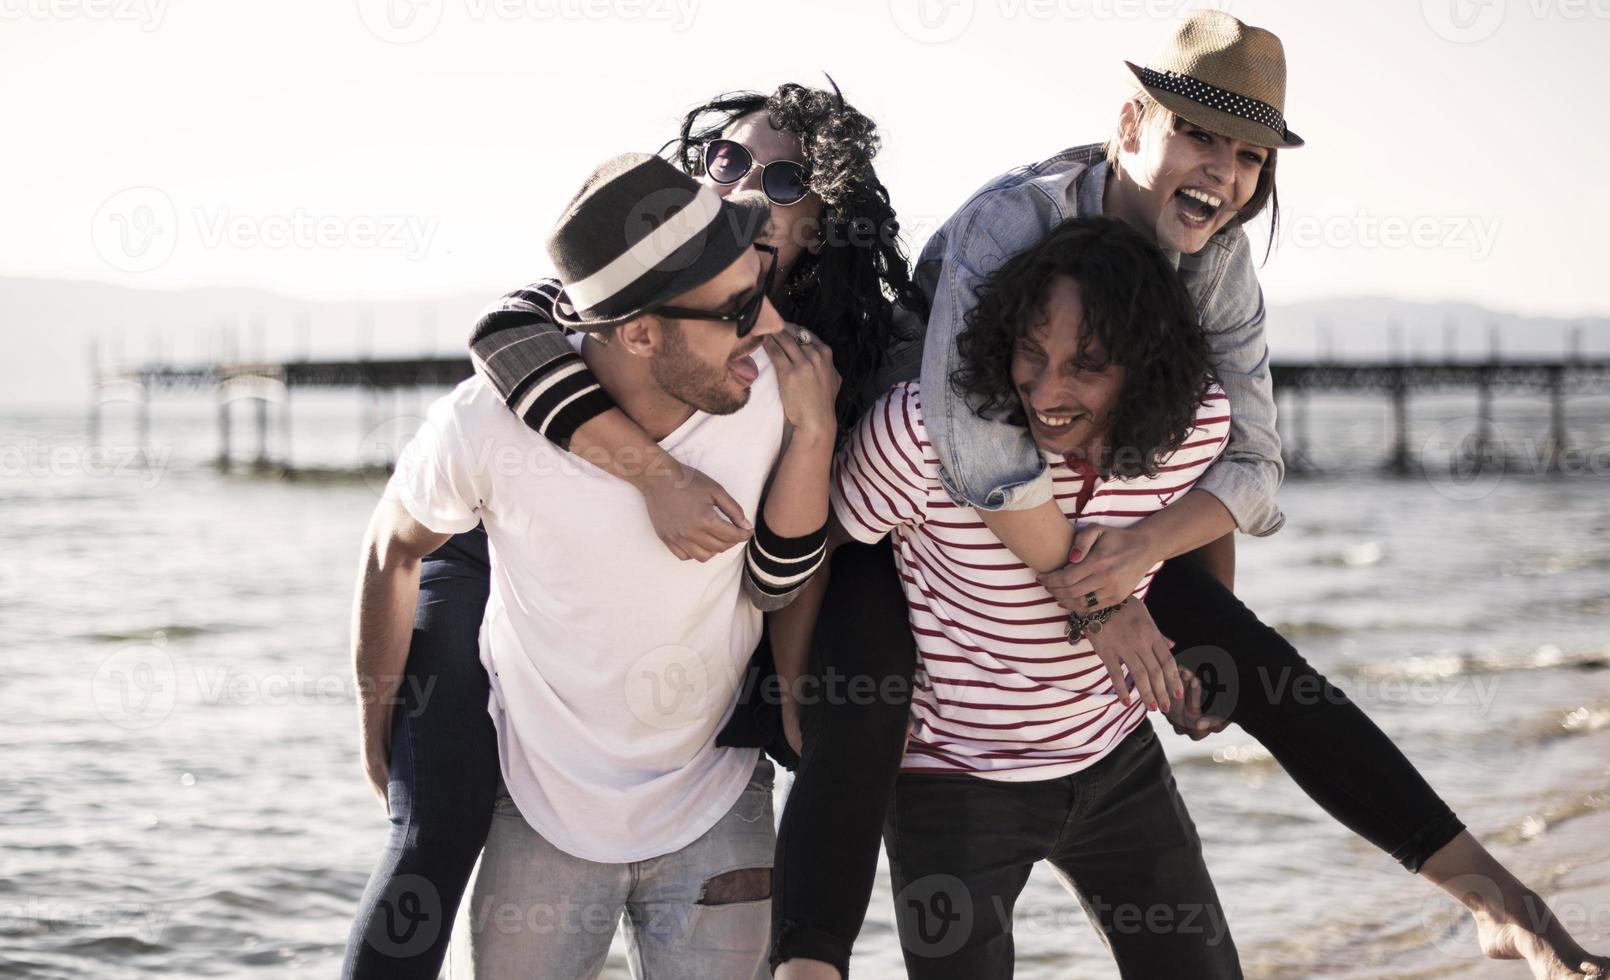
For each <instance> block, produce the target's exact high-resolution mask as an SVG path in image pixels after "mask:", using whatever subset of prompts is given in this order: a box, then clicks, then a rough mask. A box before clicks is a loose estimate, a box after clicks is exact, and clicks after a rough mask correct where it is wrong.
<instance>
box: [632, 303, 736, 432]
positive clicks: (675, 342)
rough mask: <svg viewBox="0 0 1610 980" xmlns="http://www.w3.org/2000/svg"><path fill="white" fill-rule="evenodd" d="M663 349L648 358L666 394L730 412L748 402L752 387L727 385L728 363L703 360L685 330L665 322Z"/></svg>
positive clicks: (704, 408) (712, 411)
mask: <svg viewBox="0 0 1610 980" xmlns="http://www.w3.org/2000/svg"><path fill="white" fill-rule="evenodd" d="M661 336H662V337H663V339H664V344H663V346H662V349H661V350H660V352H659V353H658V354H656V355H655V356H654V358H653V360H652V361H650V362H649V371H650V373H651V374H652V376H653V378H654V381H655V383H656V384H658V385H659V386H660V389H661V390H662V391H664V392H665V393H666V394H668V395H670V396H671V397H672V398H675V399H676V400H677V401H680V402H682V403H683V404H684V405H687V406H689V407H691V408H693V409H695V410H696V411H700V412H706V413H708V414H710V415H731V414H732V413H733V412H736V411H738V409H740V408H743V407H744V406H745V405H747V404H748V403H749V391H748V389H745V390H744V392H743V394H741V395H734V394H733V393H732V390H731V389H730V388H729V387H728V379H729V377H730V376H729V375H728V373H727V365H726V364H725V363H723V364H722V365H721V366H720V367H717V368H712V367H711V366H710V365H708V364H705V363H704V362H703V361H700V360H699V359H698V357H696V356H695V355H694V353H693V351H691V350H690V349H688V345H687V341H686V340H685V339H683V336H682V330H681V328H680V327H679V326H676V325H674V324H669V323H668V324H665V327H664V329H663V330H662V331H661Z"/></svg>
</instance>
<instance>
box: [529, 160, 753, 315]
mask: <svg viewBox="0 0 1610 980" xmlns="http://www.w3.org/2000/svg"><path fill="white" fill-rule="evenodd" d="M770 218H771V205H770V204H769V203H768V202H767V201H766V197H765V195H764V194H761V193H759V192H748V193H742V194H732V195H729V196H728V197H726V198H725V199H723V198H722V197H721V196H720V195H718V194H717V193H716V192H715V191H713V190H711V189H710V188H709V187H707V186H705V185H703V184H701V183H699V182H698V181H696V180H694V179H693V178H692V177H689V176H688V175H687V174H685V173H683V172H682V171H680V170H678V169H676V168H675V167H673V166H672V165H671V164H669V163H667V162H666V161H665V160H663V159H661V158H660V157H657V156H654V155H652V154H649V153H622V154H621V155H620V156H617V157H612V158H610V159H609V160H606V161H604V162H603V163H602V164H600V165H599V167H598V169H596V170H594V171H593V172H592V174H591V175H589V176H588V178H587V181H586V182H585V183H584V184H582V186H581V190H580V191H578V192H576V196H575V197H574V198H572V199H571V201H570V203H569V204H567V205H565V209H564V212H563V214H562V215H561V216H560V218H559V222H558V223H557V224H556V225H554V229H553V232H552V233H551V234H550V235H549V236H548V242H547V248H548V257H549V258H550V259H551V260H553V265H554V270H555V272H556V274H557V275H558V277H559V282H560V284H561V285H562V286H563V287H564V288H563V290H562V291H561V292H560V294H559V297H558V299H557V300H555V302H554V319H555V320H557V321H558V322H559V323H560V324H561V325H563V326H566V327H571V328H574V329H576V330H601V329H604V328H606V327H613V326H616V325H618V324H621V323H625V322H626V321H628V320H632V319H635V318H637V317H640V316H642V315H643V314H645V313H647V312H649V311H650V310H652V309H653V308H654V307H656V306H659V305H661V304H663V303H665V302H667V301H669V300H670V299H671V298H672V297H674V296H677V295H679V294H681V293H685V292H687V291H688V290H690V289H693V288H695V287H697V286H699V285H701V284H703V283H706V282H709V281H710V280H711V279H714V278H715V277H716V275H717V274H719V273H720V272H721V271H722V270H723V269H725V268H726V267H727V266H729V265H731V264H732V263H733V262H735V261H737V259H738V257H739V256H741V255H743V253H744V250H745V249H748V248H749V247H750V246H751V245H753V244H754V241H755V239H757V238H759V237H760V236H761V234H762V233H764V232H765V230H766V223H767V221H769V220H770Z"/></svg>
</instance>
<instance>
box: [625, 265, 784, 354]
mask: <svg viewBox="0 0 1610 980" xmlns="http://www.w3.org/2000/svg"><path fill="white" fill-rule="evenodd" d="M755 250H756V251H758V252H761V253H763V254H766V255H770V256H771V263H770V265H768V266H767V268H766V274H765V275H764V276H762V277H761V286H760V289H758V290H756V292H755V295H753V296H751V297H749V299H748V300H747V301H746V302H745V303H744V304H743V305H742V306H740V307H738V308H737V309H736V310H734V311H732V312H731V313H711V312H710V311H709V310H690V309H688V308H686V307H683V306H656V307H654V309H652V310H650V311H649V312H651V313H656V314H658V315H660V316H663V317H669V318H670V319H672V320H715V321H718V322H720V323H736V324H737V325H738V336H739V337H747V336H749V331H751V330H753V329H755V321H756V320H759V319H760V304H762V303H764V302H766V296H767V295H768V294H770V293H771V284H772V280H774V279H776V278H777V249H775V248H773V247H772V246H770V245H756V246H755Z"/></svg>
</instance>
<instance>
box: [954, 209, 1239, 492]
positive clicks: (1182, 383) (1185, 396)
mask: <svg viewBox="0 0 1610 980" xmlns="http://www.w3.org/2000/svg"><path fill="white" fill-rule="evenodd" d="M1057 276H1068V277H1070V278H1071V279H1073V280H1074V282H1076V283H1078V284H1079V296H1080V300H1081V302H1082V304H1083V310H1082V311H1081V312H1082V314H1083V316H1082V320H1083V327H1082V328H1081V336H1080V339H1079V363H1080V364H1081V365H1082V366H1087V367H1089V368H1090V369H1094V370H1100V369H1103V368H1105V367H1107V366H1109V365H1118V366H1121V367H1122V368H1123V369H1124V385H1123V388H1122V390H1121V391H1120V392H1119V394H1118V403H1117V407H1116V408H1115V410H1114V412H1113V416H1112V431H1111V432H1109V433H1108V436H1107V439H1106V448H1105V449H1104V450H1103V453H1102V455H1103V459H1102V460H1101V468H1102V470H1103V472H1107V473H1110V474H1116V475H1118V476H1123V477H1136V476H1155V475H1156V473H1157V467H1158V466H1159V465H1160V463H1161V461H1162V459H1163V458H1164V457H1166V456H1167V455H1168V454H1170V453H1172V452H1173V451H1174V450H1175V449H1178V448H1179V446H1180V444H1181V443H1182V442H1184V441H1185V436H1186V434H1187V433H1189V432H1190V431H1191V428H1192V426H1193V424H1194V422H1195V419H1196V412H1197V408H1198V407H1199V406H1200V405H1201V404H1202V399H1203V398H1204V397H1205V396H1206V395H1207V391H1208V386H1209V384H1210V383H1211V381H1212V373H1211V371H1212V368H1211V364H1210V361H1209V359H1208V344H1207V338H1206V336H1205V335H1204V334H1203V333H1202V328H1201V326H1200V324H1198V322H1197V319H1196V313H1195V309H1194V307H1193V306H1192V304H1191V297H1190V294H1188V293H1187V292H1186V290H1185V286H1184V284H1183V283H1182V282H1181V281H1180V278H1179V275H1178V273H1176V272H1175V270H1174V268H1173V266H1171V265H1170V264H1169V262H1168V260H1167V259H1165V258H1164V257H1163V253H1162V252H1160V251H1158V249H1157V246H1155V245H1153V244H1152V243H1151V242H1148V241H1147V240H1146V239H1145V238H1144V237H1142V236H1141V234H1140V233H1139V232H1137V231H1135V230H1134V229H1133V228H1131V227H1129V226H1128V225H1127V224H1125V223H1124V222H1122V221H1119V220H1117V219H1114V218H1106V217H1094V216H1092V217H1081V218H1069V219H1068V220H1066V221H1064V222H1062V223H1061V224H1059V225H1057V226H1056V227H1055V228H1053V229H1051V231H1050V232H1049V233H1047V234H1046V236H1045V237H1044V238H1042V239H1041V240H1040V241H1039V243H1038V244H1036V245H1034V246H1033V247H1031V248H1029V249H1028V250H1027V251H1024V252H1022V253H1020V254H1018V255H1017V256H1015V257H1013V258H1012V259H1010V260H1009V261H1008V262H1007V263H1006V264H1005V265H1003V266H1001V268H1000V269H999V270H997V271H996V272H995V274H994V275H992V276H990V277H989V278H988V279H986V280H985V281H984V282H983V283H981V284H980V285H979V287H978V289H977V295H978V305H977V306H975V307H973V309H972V310H971V311H970V312H969V313H968V315H967V321H966V326H965V327H964V328H963V329H962V332H961V334H960V335H959V336H958V338H957V342H956V343H957V347H958V349H959V351H960V353H961V360H962V366H961V367H960V368H958V369H956V371H954V372H953V373H952V375H951V378H950V382H951V385H952V387H954V388H955V390H956V392H957V393H958V394H960V395H961V396H962V397H964V398H966V399H968V401H969V403H970V404H972V405H973V406H974V410H975V411H977V412H978V413H979V414H980V415H984V414H990V413H993V414H999V415H1003V416H1005V417H1007V418H1009V419H1011V420H1012V421H1015V422H1019V423H1021V424H1026V423H1027V419H1026V417H1025V416H1024V413H1023V405H1022V399H1021V398H1020V397H1019V394H1018V390H1017V386H1016V385H1014V384H1013V382H1012V354H1013V351H1014V350H1015V349H1016V347H1017V343H1018V340H1019V338H1021V337H1023V336H1024V335H1025V334H1026V333H1028V331H1029V328H1030V326H1031V325H1032V324H1034V323H1035V322H1036V321H1037V320H1038V316H1037V314H1038V313H1039V311H1040V310H1041V309H1042V308H1043V307H1044V305H1045V302H1046V297H1047V295H1048V293H1049V290H1050V286H1051V283H1052V280H1053V279H1054V278H1056V277H1057Z"/></svg>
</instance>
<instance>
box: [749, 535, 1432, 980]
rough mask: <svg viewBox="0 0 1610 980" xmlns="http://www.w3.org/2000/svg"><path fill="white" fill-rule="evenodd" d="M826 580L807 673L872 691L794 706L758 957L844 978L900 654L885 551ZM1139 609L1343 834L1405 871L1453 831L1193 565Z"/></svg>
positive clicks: (878, 808)
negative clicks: (825, 966)
mask: <svg viewBox="0 0 1610 980" xmlns="http://www.w3.org/2000/svg"><path fill="white" fill-rule="evenodd" d="M831 575H832V579H831V581H830V583H829V586H828V590H827V596H826V598H825V600H824V602H823V605H822V613H821V616H820V617H819V619H818V622H817V625H816V632H815V636H814V639H813V641H812V649H811V658H812V665H813V669H814V670H815V671H817V672H818V674H819V676H820V675H827V676H831V677H837V678H840V683H839V684H838V685H836V686H837V687H838V688H839V689H840V690H843V689H848V690H851V691H853V690H855V689H856V686H855V685H854V683H851V682H845V681H844V680H843V679H845V678H853V677H855V676H856V675H860V676H863V677H870V678H871V679H872V680H871V682H870V684H863V685H862V687H861V689H862V690H865V689H866V687H868V686H875V687H876V688H877V690H878V691H879V695H878V696H877V697H873V698H864V697H863V698H856V697H836V696H832V692H833V690H834V688H835V685H833V684H827V683H825V682H824V689H825V690H826V691H827V692H828V696H824V697H820V698H816V699H813V702H812V703H810V704H808V705H807V706H806V707H805V709H804V711H803V712H802V719H803V726H804V735H805V746H804V748H805V751H804V754H803V758H802V759H801V761H800V764H799V767H798V769H797V770H796V773H795V781H794V788H793V791H792V793H791V794H790V795H789V797H788V805H787V807H786V808H785V809H784V811H783V818H782V826H781V828H780V829H779V831H778V835H777V862H776V868H777V870H776V872H775V874H774V880H773V887H772V951H771V962H772V965H773V966H774V967H775V966H776V965H777V964H778V963H780V962H782V961H783V960H788V959H796V958H808V959H815V960H822V961H824V962H827V963H831V964H833V965H835V966H837V967H838V968H839V970H840V971H841V972H843V973H845V974H846V975H847V974H848V972H849V958H850V947H851V945H852V944H853V943H854V941H855V937H856V935H857V934H858V933H859V932H860V931H861V923H862V920H863V919H864V918H865V917H866V909H867V905H868V904H869V903H870V901H871V898H872V883H873V878H874V876H875V875H876V873H877V863H878V842H879V840H880V838H881V831H882V827H883V821H884V813H885V810H886V809H887V807H888V804H889V799H890V796H891V794H892V792H893V788H894V783H895V777H896V775H897V774H898V772H899V768H900V758H901V755H902V752H903V746H904V740H905V732H906V719H907V715H908V713H909V710H910V701H909V695H910V681H911V676H912V673H913V671H914V669H915V666H916V647H915V644H914V643H913V640H912V635H911V631H910V628H909V626H908V625H907V613H906V603H905V597H904V592H903V590H902V589H901V584H900V579H899V576H898V574H897V573H896V571H895V566H894V554H893V551H892V550H891V548H890V545H889V544H888V543H887V542H885V543H882V544H878V545H870V546H869V545H857V544H851V545H846V546H844V547H842V548H840V549H839V550H838V552H837V554H835V556H834V558H833V565H832V572H831ZM1146 606H1147V608H1148V609H1149V610H1150V611H1151V614H1152V618H1153V619H1154V620H1155V621H1156V622H1157V626H1158V628H1159V629H1160V630H1161V631H1162V633H1163V635H1165V636H1167V637H1169V638H1170V639H1171V640H1173V641H1174V642H1175V651H1176V656H1177V658H1178V659H1179V660H1180V661H1181V662H1182V663H1184V664H1186V665H1187V666H1191V667H1193V669H1196V670H1197V671H1198V672H1199V674H1200V676H1201V677H1202V678H1203V682H1204V686H1205V687H1207V688H1208V689H1209V692H1210V703H1209V705H1208V708H1209V709H1210V710H1211V711H1212V712H1213V713H1214V714H1217V715H1220V716H1221V717H1226V716H1227V717H1228V718H1229V719H1230V720H1231V721H1232V722H1234V723H1236V724H1238V725H1240V726H1241V727H1242V728H1243V729H1244V730H1245V731H1246V732H1247V734H1249V735H1251V736H1252V737H1253V738H1256V739H1257V740H1258V741H1259V742H1261V743H1262V744H1263V745H1264V747H1265V748H1267V749H1268V750H1269V752H1270V753H1271V754H1272V755H1273V756H1274V758H1275V759H1276V761H1278V762H1279V763H1280V764H1281V765H1282V766H1283V767H1285V769H1286V771H1287V772H1288V773H1290V774H1291V776H1292V778H1293V779H1295V780H1296V781H1297V784H1298V785H1299V786H1301V787H1302V788H1303V791H1304V792H1306V793H1307V794H1308V795H1309V796H1310V797H1312V798H1313V799H1314V801H1315V802H1316V803H1318V804H1319V805H1320V806H1322V807H1324V809H1325V811H1326V812H1327V813H1329V814H1330V815H1331V816H1332V817H1334V818H1336V819H1337V820H1338V821H1340V822H1341V823H1342V824H1343V825H1344V826H1346V827H1348V828H1349V829H1350V830H1352V831H1354V832H1355V833H1357V834H1359V835H1360V836H1362V837H1364V838H1365V839H1367V840H1368V841H1370V843H1372V844H1374V845H1375V846H1376V847H1379V848H1380V849H1381V850H1383V851H1386V852H1387V853H1389V854H1391V855H1392V857H1393V858H1394V859H1396V860H1397V861H1399V862H1401V863H1402V864H1403V866H1404V867H1406V868H1408V869H1409V870H1410V871H1418V870H1419V869H1420V866H1421V864H1422V863H1423V862H1424V861H1425V860H1426V858H1428V857H1430V856H1431V855H1432V854H1434V853H1436V851H1437V850H1439V849H1440V848H1442V846H1443V845H1445V844H1447V843H1448V842H1449V841H1450V840H1452V839H1453V838H1454V837H1455V836H1456V835H1458V834H1459V832H1460V831H1462V830H1463V829H1464V825H1463V824H1462V823H1460V822H1459V819H1458V818H1457V817H1455V816H1454V814H1453V811H1452V810H1450V809H1449V808H1448V805H1447V804H1446V803H1444V802H1443V801H1442V799H1441V798H1440V797H1438V796H1437V794H1436V793H1435V792H1433V791H1432V789H1431V787H1430V786H1429V785H1428V784H1427V783H1426V781H1425V779H1424V778H1422V777H1421V775H1420V774H1419V772H1418V771H1416V770H1415V768H1414V766H1413V764H1411V763H1410V762H1409V760H1408V759H1407V758H1405V757H1404V755H1403V753H1402V752H1400V751H1398V748H1397V746H1395V745H1393V744H1392V741H1391V739H1389V738H1387V737H1386V735H1385V733H1383V732H1382V731H1381V730H1380V729H1379V728H1377V727H1376V726H1375V724H1374V722H1372V721H1370V719H1369V718H1368V717H1367V716H1366V715H1365V714H1364V712H1362V711H1360V710H1359V709H1358V707H1357V706H1356V705H1354V704H1353V703H1352V702H1351V701H1350V700H1348V698H1347V696H1346V695H1345V694H1343V693H1342V692H1341V691H1340V690H1339V689H1337V688H1335V687H1333V686H1331V684H1330V683H1329V682H1328V681H1326V680H1325V678H1324V677H1323V676H1321V675H1320V674H1319V673H1317V672H1316V671H1315V670H1314V669H1313V668H1312V667H1310V666H1309V665H1308V662H1307V661H1305V660H1303V658H1302V657H1301V656H1300V655H1299V654H1298V653H1297V650H1296V649H1295V648H1294V647H1293V646H1292V645H1291V644H1290V643H1288V642H1286V640H1285V638H1284V637H1282V636H1281V635H1280V634H1279V633H1277V632H1276V631H1275V630H1273V629H1271V628H1270V627H1268V626H1266V625H1264V624H1263V623H1262V622H1261V621H1259V619H1258V617H1257V616H1256V615H1255V614H1254V613H1253V612H1252V611H1251V610H1249V609H1248V608H1247V607H1246V606H1245V605H1244V604H1242V603H1241V601H1240V600H1238V599H1237V598H1236V597H1235V595H1234V594H1233V593H1231V592H1230V590H1229V589H1226V588H1225V587H1224V585H1223V584H1222V583H1220V582H1219V581H1218V580H1217V579H1215V578H1214V577H1213V576H1212V575H1211V574H1209V573H1208V571H1207V570H1206V569H1205V568H1204V567H1203V566H1202V565H1201V564H1199V563H1198V562H1196V561H1195V560H1194V559H1191V558H1188V557H1186V558H1176V559H1173V560H1172V561H1169V562H1167V563H1165V564H1164V566H1163V568H1162V570H1161V571H1159V572H1158V574H1157V576H1156V577H1155V578H1154V579H1153V580H1152V586H1151V591H1150V592H1149V593H1148V595H1147V599H1146ZM895 681H897V682H898V683H894V682H895ZM890 692H899V696H893V697H891V696H888V693H890Z"/></svg>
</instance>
